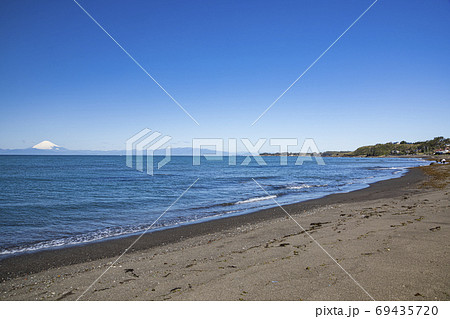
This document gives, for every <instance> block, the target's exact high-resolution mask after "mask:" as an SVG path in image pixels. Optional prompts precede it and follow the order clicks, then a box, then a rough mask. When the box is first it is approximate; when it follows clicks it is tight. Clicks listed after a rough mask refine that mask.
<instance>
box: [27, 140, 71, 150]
mask: <svg viewBox="0 0 450 319" xmlns="http://www.w3.org/2000/svg"><path fill="white" fill-rule="evenodd" d="M32 148H34V149H36V150H55V151H58V150H61V149H64V148H63V147H61V146H59V145H56V144H55V143H52V142H50V141H42V142H40V143H39V144H36V145H35V146H33V147H32Z"/></svg>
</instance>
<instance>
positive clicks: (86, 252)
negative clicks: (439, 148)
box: [0, 167, 426, 282]
mask: <svg viewBox="0 0 450 319" xmlns="http://www.w3.org/2000/svg"><path fill="white" fill-rule="evenodd" d="M425 178H426V175H425V174H424V173H423V171H422V170H421V169H420V167H413V168H409V169H408V171H407V172H406V173H405V174H404V175H403V176H400V177H393V178H391V179H387V180H382V181H378V182H374V183H372V184H369V186H368V187H365V188H362V189H359V190H354V191H350V192H346V193H334V194H329V195H326V196H324V197H321V198H317V199H310V200H306V201H302V202H297V203H292V204H287V205H282V206H283V208H285V209H286V210H287V211H290V210H295V211H296V213H298V214H303V213H305V212H307V211H309V210H313V209H317V208H318V207H321V206H326V205H332V204H345V203H352V202H357V201H363V200H373V199H380V198H391V197H395V196H398V195H399V194H401V193H402V192H403V191H404V189H405V188H406V187H408V186H410V185H413V184H417V183H419V182H422V181H424V180H425ZM283 217H286V214H285V213H284V212H283V211H281V209H280V208H279V207H272V208H266V209H261V210H258V211H255V212H250V213H246V214H242V215H237V216H227V217H221V218H217V219H212V220H206V221H202V222H198V223H191V224H186V225H180V226H177V227H174V228H168V229H162V230H155V231H152V232H148V233H146V234H144V235H143V236H142V238H141V239H140V240H139V241H138V242H137V243H136V244H135V245H134V246H133V247H132V249H130V251H129V252H130V253H131V252H136V251H142V250H148V249H150V248H155V247H160V246H164V245H168V244H173V243H177V242H180V241H183V240H186V239H190V238H195V237H200V236H203V235H208V234H214V233H220V232H225V231H227V230H229V229H233V228H236V227H240V226H244V225H246V224H257V223H260V222H264V221H269V220H273V219H277V218H283ZM139 236H140V234H139V233H138V234H131V235H126V236H124V237H119V238H114V237H113V238H107V239H104V240H100V241H94V242H88V243H82V244H78V245H73V246H68V247H60V248H58V247H55V248H51V249H45V250H39V251H36V252H24V253H21V254H18V255H12V256H10V257H9V256H8V257H2V259H0V282H2V281H6V280H9V279H12V278H16V277H19V276H23V275H26V274H34V273H38V272H41V271H45V270H48V269H52V268H58V267H64V266H70V265H76V264H80V263H84V262H91V261H95V260H101V259H106V258H112V257H116V256H119V255H120V254H121V253H122V252H123V251H125V250H126V249H127V248H128V247H129V246H130V245H131V244H132V243H133V241H134V240H135V239H136V238H137V237H139Z"/></svg>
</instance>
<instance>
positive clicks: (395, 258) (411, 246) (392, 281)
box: [0, 165, 450, 300]
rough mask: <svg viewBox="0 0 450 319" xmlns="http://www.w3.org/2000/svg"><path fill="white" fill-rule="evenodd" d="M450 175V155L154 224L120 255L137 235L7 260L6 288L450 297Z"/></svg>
mask: <svg viewBox="0 0 450 319" xmlns="http://www.w3.org/2000/svg"><path fill="white" fill-rule="evenodd" d="M449 181H450V165H432V166H429V167H426V168H414V169H411V170H410V171H409V172H408V173H407V174H406V175H405V176H403V177H401V178H397V179H391V180H387V181H382V182H378V183H375V184H372V185H371V186H370V187H369V188H366V189H362V190H358V191H354V192H350V193H345V194H335V195H330V196H326V197H324V198H321V199H316V200H310V201H306V202H302V203H298V204H292V205H286V206H283V208H284V210H285V211H283V210H282V209H281V208H272V209H266V210H262V211H259V212H256V213H251V214H247V215H242V216H236V217H230V218H223V219H220V220H213V221H209V222H205V223H199V224H193V225H187V226H184V227H178V228H174V229H169V230H164V231H159V232H154V233H149V234H146V235H145V236H143V237H142V239H141V240H139V241H138V242H137V243H136V245H134V246H133V248H132V249H130V250H129V251H128V252H127V253H126V254H124V255H123V256H122V257H121V258H120V259H119V260H118V261H117V262H115V261H116V260H117V257H118V256H120V254H122V253H123V252H124V251H125V249H126V248H127V247H128V246H129V245H130V244H131V243H132V242H133V241H134V240H135V239H136V236H130V237H126V238H121V239H115V240H109V241H104V242H98V243H93V244H88V245H83V246H76V247H71V248H64V249H59V250H52V251H43V252H38V253H34V254H26V255H21V256H17V257H12V258H7V259H3V260H0V278H1V283H0V299H1V300H77V299H79V300H371V299H375V300H449V299H450V267H449V264H450V258H449V243H450V233H449V231H448V227H449V222H450V217H449V214H450V196H449V192H450V183H449ZM288 214H289V215H290V216H292V218H293V219H294V220H295V221H294V220H293V219H291V218H290V217H289V216H288ZM113 263H114V264H113ZM112 264H113V266H112V267H111V265H112ZM106 270H107V271H106ZM105 271H106V272H105ZM102 274H103V276H102V277H101V278H100V279H99V280H98V281H96V282H95V280H96V279H97V278H99V276H101V275H102ZM93 282H95V284H94V285H92V286H91V284H92V283H93ZM90 286H91V287H90ZM89 287H90V288H89ZM88 288H89V289H88ZM86 289H88V290H87V291H86Z"/></svg>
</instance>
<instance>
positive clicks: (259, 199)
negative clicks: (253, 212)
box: [235, 195, 277, 205]
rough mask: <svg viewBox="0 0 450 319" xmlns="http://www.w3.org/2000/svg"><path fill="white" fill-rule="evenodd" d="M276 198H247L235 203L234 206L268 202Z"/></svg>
mask: <svg viewBox="0 0 450 319" xmlns="http://www.w3.org/2000/svg"><path fill="white" fill-rule="evenodd" d="M276 197H277V196H276V195H269V196H264V197H254V198H249V199H246V200H240V201H238V202H236V203H235V204H236V205H239V204H247V203H253V202H259V201H263V200H269V199H272V198H276Z"/></svg>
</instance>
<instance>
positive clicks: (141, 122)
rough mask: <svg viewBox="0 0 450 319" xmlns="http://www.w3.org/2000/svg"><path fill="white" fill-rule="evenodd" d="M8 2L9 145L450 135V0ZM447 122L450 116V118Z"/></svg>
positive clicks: (1, 130) (322, 144) (3, 138)
mask: <svg viewBox="0 0 450 319" xmlns="http://www.w3.org/2000/svg"><path fill="white" fill-rule="evenodd" d="M372 2H373V1H371V0H369V1H366V0H314V1H313V0H296V1H242V0H241V1H170V0H169V1H168V0H160V1H125V0H117V1H106V0H95V1H94V0H79V3H80V4H81V5H82V6H83V7H84V8H85V9H86V10H87V11H88V12H89V13H90V14H91V15H92V16H93V17H94V18H95V19H97V21H98V22H99V23H100V24H101V25H102V26H103V27H104V28H105V29H106V30H107V31H108V32H110V33H111V35H112V36H113V37H115V38H116V40H117V41H118V42H119V43H120V44H121V45H122V46H123V47H124V48H126V49H127V50H128V52H129V53H130V54H131V55H132V56H133V57H134V58H135V59H136V60H137V61H139V63H140V64H141V65H142V66H143V67H144V68H146V69H147V70H148V72H149V73H150V74H151V75H152V76H154V77H155V78H156V79H157V80H158V81H159V82H160V83H161V84H162V86H163V87H164V88H166V90H167V91H168V92H170V94H172V95H173V96H174V97H175V98H176V99H177V100H178V101H179V102H180V103H181V104H182V105H183V106H184V107H185V108H186V109H187V110H188V111H189V112H190V113H191V114H192V115H193V116H194V117H195V118H196V119H197V120H198V122H199V123H200V126H197V125H196V124H195V123H194V122H193V121H192V120H191V119H190V118H189V117H188V116H187V115H186V114H185V113H183V112H182V111H181V110H180V109H179V108H178V106H177V105H176V104H175V103H174V102H173V101H172V100H171V99H170V98H169V97H168V96H167V95H165V94H164V92H163V91H162V90H161V89H160V88H159V87H158V86H157V85H156V84H155V83H154V82H153V81H152V80H151V79H150V78H148V77H147V76H146V75H145V73H144V72H142V70H141V69H139V68H138V67H137V66H136V65H135V64H134V63H133V61H131V60H130V58H129V57H127V56H126V54H125V53H124V52H123V51H121V50H120V49H119V48H118V47H117V45H116V44H115V43H114V42H113V41H112V40H111V39H110V38H108V36H107V35H106V34H105V33H104V32H103V31H102V30H101V29H100V28H99V27H98V26H96V25H95V24H94V23H93V22H92V21H91V20H90V19H89V17H88V16H87V15H86V14H85V13H84V12H83V11H82V10H81V9H80V8H79V7H78V6H77V5H76V4H75V3H74V2H73V1H71V0H53V1H51V0H49V1H33V0H22V1H15V0H3V1H1V3H0V36H1V39H2V49H1V51H0V52H1V53H0V54H1V59H0V74H1V77H0V112H1V113H0V114H1V116H0V148H25V147H30V146H32V145H34V144H36V143H38V142H40V141H42V140H50V141H52V142H54V143H56V144H59V145H61V146H64V147H66V148H69V149H96V150H111V149H123V148H124V143H125V141H126V139H127V138H129V137H130V136H131V135H133V134H134V133H136V132H137V131H140V130H141V129H143V128H145V127H148V128H150V129H153V130H157V131H160V132H162V133H164V134H167V135H171V136H173V138H174V145H175V146H188V145H190V140H191V138H193V137H208V138H213V137H222V138H242V137H245V138H250V139H252V140H256V139H258V138H264V137H265V138H268V137H291V138H299V139H300V140H303V139H304V138H307V137H312V138H314V139H315V141H316V143H317V145H318V146H319V148H320V149H321V150H331V149H335V150H351V149H355V148H356V147H358V146H360V145H365V144H372V143H377V142H387V141H396V140H402V139H405V140H408V141H415V140H424V139H429V138H433V137H434V136H440V135H445V136H449V135H450V134H449V133H450V128H449V126H448V119H449V118H450V89H449V88H450V62H449V61H450V60H449V57H450V19H449V17H450V1H448V0H427V1H425V0H379V1H378V2H377V3H376V4H375V5H374V6H373V7H372V9H371V10H370V11H369V12H368V13H367V14H366V15H365V16H364V17H363V18H362V19H361V20H360V21H359V22H358V23H357V24H355V26H354V27H353V28H352V29H351V30H350V31H349V32H348V33H347V34H345V35H344V36H343V37H342V39H341V40H340V41H339V42H338V43H337V44H336V45H335V46H334V47H333V48H332V49H331V50H330V51H329V52H328V53H327V54H326V55H325V56H323V58H322V59H321V60H320V61H319V62H318V63H317V64H316V65H315V66H314V67H313V68H311V70H310V71H309V72H308V73H307V74H306V75H305V76H304V77H303V78H302V79H301V80H300V81H299V82H298V83H297V84H296V85H295V86H294V87H293V88H292V89H291V90H290V91H289V92H288V93H287V94H286V95H285V96H283V98H282V99H280V101H279V102H278V103H276V104H275V105H274V106H273V107H272V109H271V110H270V111H269V112H267V114H266V115H265V116H263V117H262V118H261V120H260V121H258V122H257V123H256V124H255V125H254V126H251V124H252V122H253V121H254V120H255V119H256V118H257V117H258V116H259V115H260V114H261V113H262V112H263V111H264V110H265V109H266V108H267V107H268V106H269V105H270V104H271V103H272V102H273V101H274V100H275V99H276V98H277V97H278V96H279V95H280V94H281V93H282V92H283V91H284V90H285V89H286V88H287V87H288V86H289V85H290V84H291V83H292V82H293V81H294V80H295V79H296V78H297V77H298V76H299V75H300V74H301V73H302V72H303V71H304V70H305V69H306V68H307V67H308V66H309V65H310V64H311V63H312V62H313V61H314V60H315V59H316V58H317V57H318V56H319V55H320V54H321V53H322V52H323V51H324V50H325V49H326V48H327V47H328V46H329V45H330V44H331V43H332V42H333V41H334V40H335V39H336V38H337V37H338V36H339V35H340V34H341V33H342V32H343V31H344V30H345V29H346V28H347V27H348V26H349V25H350V24H351V23H352V22H353V21H354V20H355V19H356V18H357V17H358V16H359V15H360V14H361V13H362V12H363V11H364V10H366V9H367V7H368V6H369V5H370V4H371V3H372ZM444 122H445V123H444Z"/></svg>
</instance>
